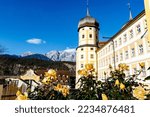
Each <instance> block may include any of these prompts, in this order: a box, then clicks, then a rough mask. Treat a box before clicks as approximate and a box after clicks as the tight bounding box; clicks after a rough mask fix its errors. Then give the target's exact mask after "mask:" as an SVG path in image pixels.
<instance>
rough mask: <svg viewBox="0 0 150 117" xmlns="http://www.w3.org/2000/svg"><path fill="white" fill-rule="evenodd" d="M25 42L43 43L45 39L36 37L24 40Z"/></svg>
mask: <svg viewBox="0 0 150 117" xmlns="http://www.w3.org/2000/svg"><path fill="white" fill-rule="evenodd" d="M26 42H27V43H30V44H37V45H38V44H45V43H46V41H44V40H42V39H38V38H32V39H28V40H27V41H26Z"/></svg>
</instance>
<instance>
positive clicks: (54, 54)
mask: <svg viewBox="0 0 150 117" xmlns="http://www.w3.org/2000/svg"><path fill="white" fill-rule="evenodd" d="M45 56H47V57H48V58H49V59H51V60H53V61H60V60H59V56H60V53H59V52H58V51H56V50H53V51H50V52H48V53H47V54H45Z"/></svg>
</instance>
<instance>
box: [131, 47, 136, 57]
mask: <svg viewBox="0 0 150 117" xmlns="http://www.w3.org/2000/svg"><path fill="white" fill-rule="evenodd" d="M134 56H135V49H134V48H132V49H131V57H134Z"/></svg>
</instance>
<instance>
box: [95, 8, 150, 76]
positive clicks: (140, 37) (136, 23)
mask: <svg viewBox="0 0 150 117" xmlns="http://www.w3.org/2000/svg"><path fill="white" fill-rule="evenodd" d="M146 22H147V20H146V16H145V12H144V11H143V12H142V13H141V14H140V15H139V16H137V17H136V18H135V19H133V20H132V21H130V22H129V23H130V24H129V23H128V24H126V25H127V26H124V27H123V28H124V29H123V28H122V29H121V31H120V32H119V34H117V35H115V36H114V37H113V38H112V39H111V40H110V41H109V42H108V43H107V44H106V45H105V46H104V47H103V48H101V49H100V50H99V51H98V52H97V54H98V78H99V79H103V78H104V72H106V73H107V74H109V70H108V68H109V65H112V66H113V67H115V66H114V63H115V64H116V67H117V65H118V64H120V63H126V64H127V65H129V68H130V70H129V71H127V74H128V75H132V74H134V73H135V71H136V70H139V69H140V66H139V63H141V62H144V63H145V72H144V73H142V74H141V77H142V78H145V77H146V76H147V75H150V72H149V71H147V69H148V68H149V67H150V43H149V41H148V38H147V35H148V31H147V30H148V28H147V23H146ZM113 44H114V45H113ZM113 46H114V49H113ZM114 53H115V58H114ZM114 59H115V60H114Z"/></svg>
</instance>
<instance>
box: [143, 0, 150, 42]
mask: <svg viewBox="0 0 150 117" xmlns="http://www.w3.org/2000/svg"><path fill="white" fill-rule="evenodd" d="M144 2H145V12H146V20H147V26H148V41H149V42H150V0H144Z"/></svg>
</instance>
